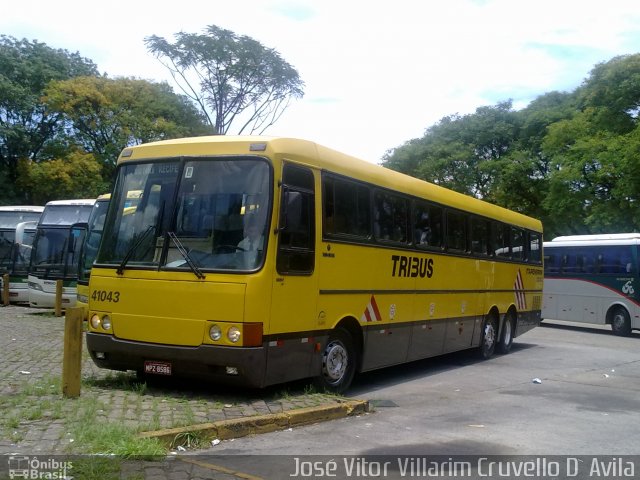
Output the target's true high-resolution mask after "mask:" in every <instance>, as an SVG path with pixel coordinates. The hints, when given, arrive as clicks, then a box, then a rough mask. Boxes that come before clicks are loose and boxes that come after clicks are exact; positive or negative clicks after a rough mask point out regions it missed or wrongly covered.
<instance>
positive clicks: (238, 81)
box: [145, 25, 304, 135]
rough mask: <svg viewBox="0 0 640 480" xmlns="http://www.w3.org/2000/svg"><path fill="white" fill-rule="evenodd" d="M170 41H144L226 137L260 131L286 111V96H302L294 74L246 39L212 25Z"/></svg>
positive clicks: (268, 51)
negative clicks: (234, 127)
mask: <svg viewBox="0 0 640 480" xmlns="http://www.w3.org/2000/svg"><path fill="white" fill-rule="evenodd" d="M175 39H176V41H175V43H170V42H169V41H167V40H166V39H164V38H161V37H158V36H155V35H153V36H150V37H147V38H145V44H146V45H147V49H148V50H149V51H150V52H151V53H152V54H153V55H155V56H156V58H158V60H160V62H161V63H162V64H163V65H164V66H165V67H166V68H167V69H168V70H169V72H170V73H171V75H172V77H173V79H174V80H175V81H176V83H177V84H178V86H179V88H180V89H181V90H182V91H183V92H184V93H185V94H186V95H187V96H188V97H189V98H190V99H191V100H193V101H194V102H195V103H196V104H197V105H198V106H199V108H200V109H201V111H202V113H203V114H204V115H205V116H206V118H207V120H208V122H209V124H210V125H211V127H213V133H214V134H216V135H224V134H226V133H228V131H229V130H230V128H231V126H232V124H233V123H234V122H236V121H237V122H239V123H240V128H239V129H238V131H237V133H238V134H241V133H243V132H244V131H245V130H248V131H249V132H250V133H263V132H264V131H265V130H266V129H267V128H268V127H269V126H271V125H273V124H274V123H275V122H276V121H277V120H278V119H279V118H280V116H281V115H282V113H283V112H284V111H285V110H286V108H287V107H288V105H289V102H290V100H291V98H301V97H302V96H303V95H304V92H303V87H304V83H303V82H302V80H301V79H300V76H299V75H298V72H297V71H296V70H295V69H294V68H293V67H292V66H291V65H289V64H288V63H287V62H286V61H285V60H283V59H282V57H281V56H280V54H279V53H278V52H277V51H276V50H274V49H272V48H266V47H265V46H263V45H262V44H261V43H260V42H258V41H256V40H254V39H252V38H251V37H248V36H244V35H242V36H238V35H236V34H234V33H233V32H231V31H230V30H225V29H223V28H219V27H217V26H215V25H210V26H208V27H207V28H206V29H205V30H204V33H203V34H200V35H198V34H190V33H184V32H180V33H177V34H176V35H175Z"/></svg>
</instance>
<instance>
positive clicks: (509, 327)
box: [497, 312, 516, 355]
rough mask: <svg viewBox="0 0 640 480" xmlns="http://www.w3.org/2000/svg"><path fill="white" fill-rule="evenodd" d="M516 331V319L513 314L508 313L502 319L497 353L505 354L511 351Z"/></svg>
mask: <svg viewBox="0 0 640 480" xmlns="http://www.w3.org/2000/svg"><path fill="white" fill-rule="evenodd" d="M515 331H516V319H515V315H514V313H513V312H508V313H507V314H506V315H505V318H504V324H503V325H502V332H500V340H499V341H498V345H497V349H498V353H502V354H503V355H504V354H507V353H509V352H510V351H511V345H513V334H514V332H515Z"/></svg>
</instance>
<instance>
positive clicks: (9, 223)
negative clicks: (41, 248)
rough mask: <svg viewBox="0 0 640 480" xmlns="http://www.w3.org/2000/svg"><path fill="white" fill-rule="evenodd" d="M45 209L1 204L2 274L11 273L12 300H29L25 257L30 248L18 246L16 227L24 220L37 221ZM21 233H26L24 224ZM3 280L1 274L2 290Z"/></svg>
mask: <svg viewBox="0 0 640 480" xmlns="http://www.w3.org/2000/svg"><path fill="white" fill-rule="evenodd" d="M43 210H44V207H41V206H34V205H26V206H24V205H23V206H0V275H4V274H9V299H10V301H12V302H24V301H27V299H26V298H25V297H26V295H25V294H26V292H27V284H26V280H27V277H26V268H28V266H29V259H28V258H25V254H27V253H28V249H26V248H21V247H20V246H16V229H17V228H18V226H19V225H20V224H23V223H24V222H31V221H35V222H37V221H38V220H39V219H40V215H42V211H43ZM20 234H21V235H24V226H23V227H21V231H20ZM27 242H28V240H27ZM19 243H23V242H19ZM25 261H26V263H25ZM3 281H4V280H3V277H2V276H0V291H2V287H3V286H4V284H3Z"/></svg>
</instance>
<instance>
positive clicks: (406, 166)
mask: <svg viewBox="0 0 640 480" xmlns="http://www.w3.org/2000/svg"><path fill="white" fill-rule="evenodd" d="M518 128H519V126H518V121H517V117H516V116H515V113H514V112H513V110H512V107H511V102H510V101H507V102H503V103H500V104H498V105H496V106H494V107H480V108H478V109H477V110H476V112H475V113H474V114H470V115H464V116H459V115H452V116H448V117H444V118H443V119H441V120H440V121H439V122H438V123H437V124H436V125H434V126H432V127H430V128H429V129H427V131H426V134H425V136H424V137H423V138H422V139H418V140H412V141H411V142H408V143H406V144H405V145H404V146H402V147H400V148H398V149H396V150H393V151H391V152H389V153H387V154H386V155H385V158H384V160H383V165H385V166H387V167H389V168H395V169H397V170H399V171H402V172H404V173H408V174H409V175H414V176H417V177H418V178H422V179H424V180H426V181H429V182H432V183H436V184H439V185H441V186H443V187H447V188H451V189H453V190H456V191H458V192H461V193H465V194H468V195H473V196H475V197H478V198H482V199H485V200H491V198H492V195H491V194H492V185H493V184H494V183H495V182H496V181H497V175H498V174H499V171H496V169H495V168H494V166H495V165H496V161H497V160H499V159H500V158H502V157H504V156H505V155H507V154H508V152H509V150H510V148H511V146H512V144H513V142H514V140H515V138H516V136H517V133H518Z"/></svg>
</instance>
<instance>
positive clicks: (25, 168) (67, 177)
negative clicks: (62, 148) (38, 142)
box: [18, 151, 110, 205]
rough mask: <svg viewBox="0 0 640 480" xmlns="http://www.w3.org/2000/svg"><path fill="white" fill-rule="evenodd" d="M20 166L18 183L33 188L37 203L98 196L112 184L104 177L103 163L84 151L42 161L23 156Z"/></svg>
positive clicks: (21, 186)
mask: <svg viewBox="0 0 640 480" xmlns="http://www.w3.org/2000/svg"><path fill="white" fill-rule="evenodd" d="M18 170H19V171H20V176H19V180H18V186H19V187H20V188H22V189H24V190H25V191H29V192H31V199H32V201H33V202H34V203H35V204H37V205H44V204H45V203H46V202H48V201H50V200H63V199H70V198H96V197H97V196H98V195H100V194H102V193H105V192H107V191H109V187H110V185H109V184H108V183H106V182H104V181H103V179H102V174H101V170H102V167H101V166H100V163H99V162H98V161H97V160H96V158H95V157H94V156H93V155H92V154H90V153H84V152H81V151H73V152H70V153H69V154H68V155H67V156H66V157H64V158H57V159H53V160H49V161H46V162H39V163H38V162H34V161H32V160H25V159H23V160H21V161H20V164H19V167H18Z"/></svg>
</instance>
